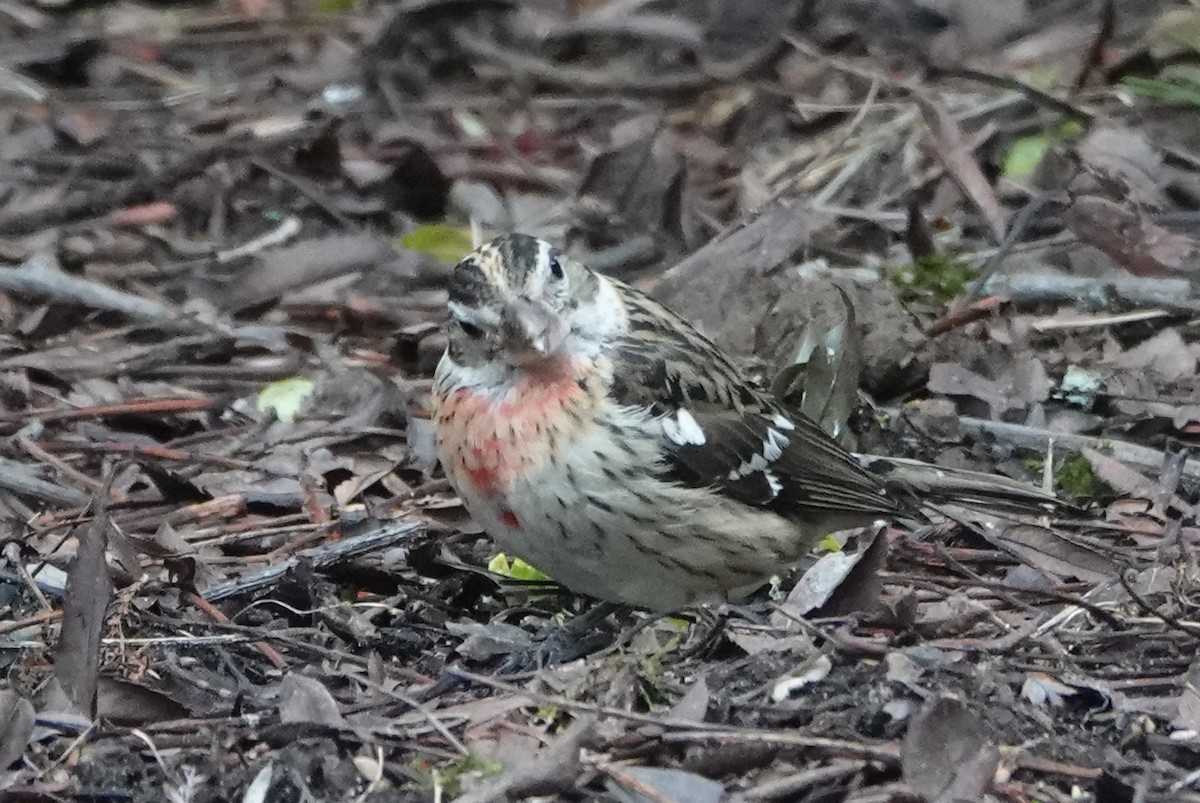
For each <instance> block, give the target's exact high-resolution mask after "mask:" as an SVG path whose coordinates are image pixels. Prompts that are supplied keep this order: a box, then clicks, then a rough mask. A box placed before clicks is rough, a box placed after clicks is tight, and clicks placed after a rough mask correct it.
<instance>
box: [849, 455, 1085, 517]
mask: <svg viewBox="0 0 1200 803" xmlns="http://www.w3.org/2000/svg"><path fill="white" fill-rule="evenodd" d="M855 457H857V458H858V460H859V462H860V463H862V465H863V467H864V468H865V469H867V470H868V471H870V472H871V473H872V474H874V475H876V476H878V477H879V478H881V479H882V480H883V481H884V484H885V485H886V486H887V488H888V490H889V492H891V493H892V494H894V495H895V496H896V497H897V498H898V499H899V498H902V497H908V498H909V499H910V500H911V501H915V502H917V503H920V504H924V503H930V502H932V503H935V504H955V505H963V506H966V507H981V508H985V509H989V510H1004V511H1011V512H1020V513H1026V514H1028V513H1036V512H1043V513H1053V512H1055V511H1061V510H1063V509H1065V508H1067V507H1070V506H1069V505H1068V504H1066V503H1065V502H1063V500H1061V499H1059V498H1058V497H1057V496H1055V495H1054V494H1053V493H1051V492H1049V491H1044V490H1042V489H1041V488H1038V487H1037V486H1035V485H1031V484H1029V483H1026V482H1021V481H1019V480H1014V479H1010V478H1009V477H1003V476H999V475H996V474H985V473H983V472H982V471H969V470H967V469H963V468H947V467H945V466H935V465H933V464H931V463H922V462H921V461H920V460H909V459H907V458H902V457H880V456H878V455H869V454H859V455H855Z"/></svg>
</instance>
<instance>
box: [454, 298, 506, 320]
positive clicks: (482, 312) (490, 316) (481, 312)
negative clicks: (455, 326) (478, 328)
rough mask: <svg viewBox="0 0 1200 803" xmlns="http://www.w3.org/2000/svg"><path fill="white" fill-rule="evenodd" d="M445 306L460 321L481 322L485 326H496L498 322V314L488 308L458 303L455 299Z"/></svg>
mask: <svg viewBox="0 0 1200 803" xmlns="http://www.w3.org/2000/svg"><path fill="white" fill-rule="evenodd" d="M446 306H447V307H448V308H449V310H450V314H451V315H453V316H454V317H455V318H457V319H458V320H460V321H467V322H468V323H476V324H483V325H486V326H496V325H498V324H499V323H500V316H499V315H497V314H496V313H495V312H493V311H492V310H490V309H481V308H479V307H468V306H467V305H465V304H460V303H458V302H457V301H450V302H447V304H446Z"/></svg>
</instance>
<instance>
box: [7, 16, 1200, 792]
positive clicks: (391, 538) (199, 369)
mask: <svg viewBox="0 0 1200 803" xmlns="http://www.w3.org/2000/svg"><path fill="white" fill-rule="evenodd" d="M1197 64H1200V12H1198V11H1197V9H1196V7H1195V6H1194V5H1193V4H1191V3H1187V2H1183V1H1182V0H1180V1H1179V2H1166V1H1165V0H1164V1H1163V2H1145V3H1129V2H1118V1H1117V0H1107V2H1105V1H1104V0H1096V1H1093V0H878V2H867V1H866V0H790V2H780V0H704V2H701V0H664V2H653V1H652V0H570V1H567V0H528V2H520V1H519V0H507V1H506V0H404V1H403V2H381V1H380V0H361V1H360V2H354V0H292V1H291V2H288V1H287V0H222V1H221V2H213V3H175V2H167V1H166V0H162V1H161V2H149V0H145V2H142V3H134V2H114V3H84V2H71V0H56V1H55V2H51V1H50V0H41V1H40V2H38V1H35V2H25V3H21V2H0V263H2V264H0V436H2V437H0V524H2V525H3V537H2V538H0V546H2V549H0V660H2V661H3V665H4V669H5V672H4V674H3V678H2V679H0V800H5V801H7V800H13V801H64V800H86V801H100V800H105V801H122V800H131V801H143V800H144V801H161V800H169V801H173V803H183V802H184V801H189V802H190V801H196V803H201V802H204V801H226V800H229V801H246V802H247V803H253V802H254V801H271V802H272V803H274V802H275V801H297V802H299V801H333V800H355V801H442V800H461V801H503V800H513V801H516V800H564V801H584V800H586V801H591V800H596V801H619V802H621V803H628V802H629V801H636V802H637V803H643V802H648V803H662V802H663V801H677V802H678V803H709V802H711V803H717V801H766V800H771V801H805V802H806V803H815V802H816V801H821V802H822V803H834V802H835V801H837V802H839V803H840V802H841V801H846V802H847V803H848V802H850V801H854V802H855V803H868V801H879V802H882V801H921V800H926V801H940V802H942V803H950V802H951V801H1005V802H1006V803H1026V802H1029V803H1032V801H1046V802H1047V803H1053V802H1057V801H1094V802H1095V803H1135V802H1136V803H1144V802H1148V801H1189V800H1193V801H1200V660H1198V657H1197V653H1198V647H1200V525H1198V524H1197V511H1198V509H1200V508H1198V506H1197V500H1198V490H1200V461H1198V460H1196V459H1194V458H1191V457H1190V456H1189V447H1190V446H1192V445H1194V444H1197V443H1200V383H1198V382H1197V379H1196V377H1197V362H1198V360H1200V327H1198V325H1197V324H1198V322H1200V290H1198V289H1197V283H1196V278H1195V277H1196V276H1197V275H1200V274H1198V273H1197V271H1198V270H1200V239H1198V238H1200V133H1198V132H1200V125H1198V124H1197V123H1198V121H1200V73H1198V72H1197ZM505 231H523V232H529V233H533V234H537V235H539V236H542V237H545V238H547V239H550V240H552V241H554V242H556V243H559V244H560V245H562V246H563V247H564V248H566V249H567V250H568V251H569V252H570V253H571V254H572V255H574V256H576V257H577V258H579V259H581V260H582V261H584V262H586V263H587V264H589V265H591V266H593V267H595V268H596V269H598V270H601V271H604V272H607V273H610V274H612V275H616V276H619V277H621V278H623V279H625V280H627V281H630V282H632V283H634V284H635V285H637V286H639V287H641V288H642V289H645V290H647V291H648V292H650V293H652V294H653V295H655V296H656V297H657V298H659V299H660V300H662V301H663V302H664V303H666V304H668V305H669V306H671V307H673V308H674V309H676V310H677V311H679V312H681V313H682V314H684V315H685V316H686V317H688V318H689V319H690V320H692V321H694V322H695V323H696V324H697V325H698V326H699V327H700V328H701V329H702V330H703V331H704V332H705V333H706V334H708V335H709V336H710V337H712V338H713V339H714V340H716V341H717V342H718V343H719V344H720V345H722V346H723V347H725V348H726V349H728V350H729V351H730V352H731V353H732V354H734V355H735V356H736V357H737V358H738V359H739V360H741V361H743V362H744V364H745V365H746V367H747V370H748V371H749V372H750V373H751V374H752V375H754V376H755V377H756V378H758V379H760V380H761V381H762V382H763V383H765V384H771V383H773V382H775V383H776V387H777V388H778V389H779V391H780V393H781V394H783V396H784V398H785V399H787V400H788V401H789V402H794V403H795V404H797V405H800V406H801V407H802V409H804V410H806V411H807V412H810V413H812V414H813V415H814V416H815V417H817V418H818V419H819V420H820V421H821V423H823V424H826V425H829V424H831V423H839V424H844V423H846V422H849V423H850V425H851V426H850V428H851V430H852V433H853V435H852V441H851V442H848V443H847V445H848V446H852V447H853V448H856V449H857V450H859V451H862V452H866V453H870V454H873V455H879V456H881V457H880V458H879V459H880V460H882V461H883V462H882V463H878V464H877V466H886V465H895V464H894V463H888V461H889V460H896V459H901V458H913V459H920V460H925V461H930V462H934V463H936V464H938V465H941V466H944V467H947V468H951V469H970V470H974V471H984V472H989V473H995V474H999V475H1003V476H1006V477H1009V478H1013V479H1019V480H1022V481H1026V482H1028V483H1030V484H1033V485H1041V486H1043V487H1045V488H1047V489H1052V490H1053V491H1054V492H1055V493H1057V494H1058V495H1059V497H1060V498H1061V499H1062V500H1064V502H1069V504H1064V505H1062V506H1060V507H1058V508H1056V509H1053V510H1050V509H1036V510H1031V509H1028V508H1026V509H1020V510H1017V509H1007V508H1003V507H1000V508H997V507H995V506H992V505H987V504H970V503H963V504H961V505H959V504H948V503H945V504H944V503H942V502H941V501H940V500H938V503H937V504H930V505H927V506H926V509H925V510H924V512H923V514H922V516H920V517H916V516H914V517H911V518H908V517H906V518H904V519H902V520H897V521H893V522H888V526H887V527H886V528H884V529H883V530H881V531H878V532H876V531H870V532H854V533H849V534H846V535H845V537H843V538H840V539H839V540H838V541H837V542H836V543H833V544H831V543H828V542H824V543H823V545H822V547H821V549H819V550H818V551H817V552H816V553H814V555H813V556H812V557H811V558H810V559H808V560H806V562H805V563H804V565H802V566H800V567H797V568H796V570H795V571H793V572H790V573H788V574H787V575H785V576H783V577H780V578H778V582H777V583H775V584H774V585H773V586H772V587H771V588H764V589H763V590H761V591H760V592H758V593H757V594H756V595H754V596H753V597H752V598H751V599H750V600H748V601H747V602H746V603H745V604H741V605H738V606H733V607H719V608H716V607H714V608H703V609H694V610H686V611H682V612H680V613H679V614H678V615H677V616H674V617H652V616H650V615H648V614H645V613H642V612H637V611H623V612H619V613H617V614H614V615H612V616H610V617H608V618H607V619H604V620H603V622H602V623H601V624H600V625H599V626H598V627H597V630H596V631H595V632H594V633H593V634H592V635H595V636H596V638H595V639H594V640H592V641H590V642H589V643H587V644H579V643H578V642H577V643H576V644H574V645H572V646H575V647H579V649H578V650H575V651H574V652H572V653H570V654H565V653H560V652H555V653H553V654H554V656H555V657H556V658H558V659H560V660H556V661H554V662H551V665H548V666H539V665H538V661H537V660H536V659H537V658H545V657H546V656H547V655H549V654H551V653H550V652H548V651H547V650H546V649H545V648H544V645H545V644H548V643H558V642H555V641H554V639H555V638H556V637H557V636H559V635H561V625H562V623H563V622H564V621H566V620H568V619H570V618H571V617H572V616H574V615H576V614H578V613H581V612H584V611H587V610H589V609H590V607H591V605H592V603H591V602H590V601H589V600H586V599H583V598H580V597H576V596H572V595H570V594H568V593H566V592H564V591H562V590H561V589H557V588H556V587H555V586H553V585H552V584H550V583H547V582H545V581H541V580H537V579H530V575H529V574H527V573H526V572H527V571H528V570H527V568H526V567H523V566H521V565H520V564H518V565H516V566H515V567H513V566H512V565H510V564H505V565H502V564H501V563H500V562H496V561H494V560H493V559H494V557H495V549H494V548H493V546H492V544H491V542H490V540H489V539H488V538H487V537H486V535H485V534H483V533H481V532H480V531H479V528H478V527H477V526H475V525H474V524H473V523H472V522H471V521H470V519H469V517H468V515H467V514H466V512H465V511H464V510H463V508H462V506H461V503H460V502H459V500H458V499H457V498H456V497H455V495H454V494H453V492H452V491H451V489H450V487H449V484H448V483H447V481H446V480H445V478H444V476H443V475H442V474H441V472H440V469H439V468H438V467H437V465H436V460H435V457H434V451H433V445H432V443H433V439H432V428H431V424H430V421H429V418H428V412H429V405H428V393H429V387H430V376H431V373H432V370H433V366H434V364H435V363H436V361H437V359H438V357H439V355H440V354H441V352H442V350H443V348H444V347H445V338H444V336H443V334H442V332H441V328H440V324H441V322H442V320H443V317H444V308H445V301H446V292H445V282H446V278H447V276H448V273H449V270H450V268H451V266H453V264H454V263H455V262H456V261H457V260H458V259H459V258H461V256H463V255H464V254H465V253H466V252H467V251H469V250H470V249H471V247H472V244H473V243H474V242H476V241H477V240H478V238H479V237H487V236H490V235H492V234H496V233H500V232H505ZM847 303H849V306H847ZM805 342H807V343H808V344H809V346H810V347H812V346H814V345H815V346H816V348H815V350H814V349H812V348H810V349H809V351H813V353H814V354H815V355H817V356H812V357H806V355H803V354H798V344H801V343H805ZM827 347H828V348H827ZM925 501H933V500H932V497H930V498H929V499H926V500H925ZM635 625H636V626H637V627H635ZM618 634H619V635H618ZM547 639H549V641H547ZM585 646H586V647H587V648H588V649H583V648H584V647H585ZM577 653H583V654H582V655H580V656H578V657H577V656H576V654H577ZM530 656H535V660H533V661H532V662H531V660H530Z"/></svg>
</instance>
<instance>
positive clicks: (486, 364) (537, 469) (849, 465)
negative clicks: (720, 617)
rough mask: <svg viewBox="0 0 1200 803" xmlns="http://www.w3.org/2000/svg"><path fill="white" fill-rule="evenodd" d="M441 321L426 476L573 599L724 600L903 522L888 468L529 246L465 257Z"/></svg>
mask: <svg viewBox="0 0 1200 803" xmlns="http://www.w3.org/2000/svg"><path fill="white" fill-rule="evenodd" d="M447 307H448V313H449V314H448V319H447V328H448V332H447V348H446V351H445V353H444V354H443V355H442V357H441V359H440V361H439V363H438V366H437V368H436V370H435V373H434V380H433V390H432V404H431V414H432V419H433V424H434V431H435V437H436V445H437V452H438V456H439V458H440V461H441V465H442V467H443V469H444V471H445V473H446V476H447V478H448V479H449V481H450V484H451V486H452V487H453V488H454V490H455V492H456V493H457V494H458V495H459V496H460V497H461V499H462V502H463V504H464V506H465V507H466V509H467V511H468V512H469V513H470V514H471V516H472V517H473V518H474V519H475V520H476V521H477V522H478V523H479V524H480V525H482V527H483V528H484V530H485V531H486V532H487V533H488V534H489V535H490V536H491V537H492V538H493V539H494V541H495V543H496V544H497V546H498V547H500V548H501V549H502V550H504V551H505V552H506V553H508V554H511V555H514V556H517V557H520V558H522V559H524V560H525V561H527V562H528V563H530V564H532V565H533V566H535V567H537V568H538V569H540V570H541V571H543V572H545V573H546V574H548V575H549V576H550V577H551V578H553V579H554V580H555V581H557V582H558V583H559V584H561V585H563V586H565V587H566V588H567V589H569V590H570V591H572V592H576V593H579V594H583V595H586V596H590V597H594V598H596V599H598V600H601V601H604V602H608V603H618V604H622V605H627V606H633V607H637V608H643V609H647V610H650V611H656V612H671V611H676V610H680V609H683V608H686V607H688V606H692V605H697V604H703V603H710V602H721V601H727V600H737V599H740V598H742V597H743V596H744V595H745V594H746V593H748V592H750V591H752V590H754V589H756V588H759V587H761V586H762V585H763V584H764V583H765V582H766V581H768V580H769V579H770V578H771V577H772V576H775V575H778V574H781V573H782V572H784V571H786V570H787V569H788V568H790V567H792V566H793V565H795V564H797V563H798V562H800V561H801V560H802V559H803V558H804V556H805V555H806V554H807V553H808V552H809V551H810V550H811V548H812V547H813V545H814V544H815V543H816V542H817V541H819V540H820V539H821V538H822V537H824V536H825V535H827V534H829V533H831V532H833V531H837V530H843V529H848V528H851V527H859V526H865V525H869V524H871V523H873V522H877V521H886V520H888V519H889V518H893V517H896V516H897V515H899V514H901V513H902V512H903V511H904V510H905V509H907V508H909V507H911V501H910V500H909V499H908V497H909V496H911V492H912V486H911V485H905V484H903V483H901V482H899V481H898V480H897V479H896V478H895V477H893V476H891V474H894V473H896V472H897V471H898V469H899V468H901V467H902V466H903V463H902V462H900V463H897V462H889V463H887V464H886V466H884V468H883V469H882V472H881V470H880V468H879V467H878V466H872V465H871V464H870V463H869V462H865V461H864V460H863V459H862V458H860V457H859V456H856V455H854V454H852V453H850V452H849V451H847V450H846V449H844V448H843V447H842V446H841V445H839V444H838V442H837V441H836V440H835V439H834V438H832V437H831V436H830V435H828V434H827V433H826V432H825V431H824V430H823V429H822V428H821V427H820V426H819V425H818V424H817V423H815V422H814V421H813V420H812V419H810V418H808V417H807V416H805V415H803V414H802V413H800V412H799V411H796V410H789V409H786V408H785V406H784V405H783V404H782V403H781V402H780V401H778V400H777V399H776V398H775V397H774V396H773V395H772V394H771V392H770V391H769V390H768V389H766V388H763V387H761V386H760V385H758V384H757V383H755V382H754V381H752V380H751V379H750V378H748V376H747V375H746V374H745V373H744V372H743V370H742V369H740V368H739V367H738V365H737V364H736V363H735V361H734V360H733V359H732V358H731V357H730V356H728V355H727V354H726V353H724V352H723V351H722V350H721V349H720V348H718V347H717V346H716V345H715V344H714V343H713V342H712V341H711V340H710V339H708V338H707V337H705V336H704V335H703V334H701V333H700V332H699V331H698V330H697V329H696V328H695V327H694V326H692V325H691V324H690V323H689V322H688V321H687V320H686V319H685V318H684V317H682V316H681V315H679V314H677V313H675V312H673V311H672V310H670V309H668V308H667V307H665V306H664V305H662V304H660V303H658V302H657V301H655V300H653V299H652V298H650V297H649V296H647V295H646V294H644V293H642V292H641V291H639V290H638V289H636V288H634V287H632V286H630V285H628V284H626V283H624V282H621V281H619V280H618V279H616V278H613V277H610V276H607V275H603V274H601V273H598V272H596V271H594V270H592V269H590V268H589V267H587V266H586V265H584V264H583V263H582V262H580V261H578V260H576V259H573V258H571V257H570V256H568V255H567V254H566V253H565V252H564V251H563V250H561V249H559V248H558V247H556V246H554V245H553V244H551V243H549V242H547V241H545V240H542V239H539V238H536V237H534V236H531V235H527V234H518V233H510V234H504V235H501V236H499V237H496V238H495V239H493V240H491V241H490V242H488V243H486V244H484V245H482V246H480V247H479V248H477V249H476V250H475V251H473V252H472V253H471V254H469V255H468V256H466V257H465V258H464V259H463V260H462V261H461V262H459V263H458V264H457V265H456V266H455V267H454V268H453V270H452V271H451V274H450V278H449V283H448V302H447ZM918 465H919V466H921V467H923V468H924V469H927V470H930V471H932V472H933V474H932V475H930V474H928V473H926V474H925V475H920V474H918V476H926V477H928V476H933V475H936V476H941V475H942V474H943V472H942V471H941V470H940V469H937V468H936V467H929V466H928V465H927V464H918ZM964 474H966V475H971V476H970V477H968V478H967V479H968V480H969V482H966V483H964V484H965V485H967V486H968V487H974V488H976V490H977V491H978V490H979V488H982V489H983V490H982V491H981V493H982V495H983V496H987V495H988V494H989V492H991V490H992V489H991V488H990V486H989V481H988V480H987V479H986V478H987V477H988V476H989V475H982V474H977V473H976V472H965V473H964ZM981 478H983V479H981ZM1015 486H1016V483H1015V481H1008V482H1007V483H1002V484H1001V485H1000V486H998V487H999V491H998V495H1001V496H1003V495H1005V494H1015V495H1016V496H1018V497H1019V496H1020V493H1019V492H1017V491H1016V490H1014V488H1015ZM968 493H969V492H968ZM1044 496H1045V495H1044V494H1042V493H1041V492H1039V491H1030V492H1029V497H1030V498H1031V499H1034V500H1038V501H1044V498H1043V497H1044Z"/></svg>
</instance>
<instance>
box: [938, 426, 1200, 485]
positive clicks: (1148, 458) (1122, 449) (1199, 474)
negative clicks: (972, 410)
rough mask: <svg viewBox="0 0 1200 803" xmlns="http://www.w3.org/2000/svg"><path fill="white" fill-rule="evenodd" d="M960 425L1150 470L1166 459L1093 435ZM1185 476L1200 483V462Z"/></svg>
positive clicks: (1186, 468)
mask: <svg viewBox="0 0 1200 803" xmlns="http://www.w3.org/2000/svg"><path fill="white" fill-rule="evenodd" d="M958 420H959V423H960V424H962V426H963V428H964V429H966V430H968V431H971V432H986V433H988V434H990V435H993V436H995V437H996V438H997V439H998V440H1002V441H1004V442H1005V443H1008V444H1011V445H1013V446H1021V447H1024V448H1026V449H1038V450H1045V449H1046V447H1047V446H1048V445H1049V444H1050V442H1051V441H1053V442H1054V444H1055V446H1056V447H1059V448H1063V447H1065V448H1067V449H1072V450H1074V451H1080V450H1083V449H1095V450H1097V451H1099V452H1103V453H1105V454H1107V455H1109V456H1110V457H1113V458H1114V459H1116V460H1120V461H1122V462H1124V463H1133V464H1135V465H1139V466H1145V467H1146V468H1153V469H1158V468H1161V467H1162V464H1163V459H1164V455H1163V452H1162V451H1161V450H1160V449H1151V448H1150V447H1148V446H1139V445H1138V444H1136V443H1130V442H1129V441H1121V440H1113V439H1112V438H1097V437H1094V436H1092V435H1075V434H1072V433H1068V432H1052V431H1050V430H1048V429H1042V428H1041V427H1031V426H1028V425H1025V424H1009V423H1006V422H1004V421H989V420H986V419H983V418H971V417H970V416H962V417H960V418H959V419H958ZM1183 476H1185V477H1191V478H1192V479H1200V460H1187V461H1185V462H1184V464H1183Z"/></svg>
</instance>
